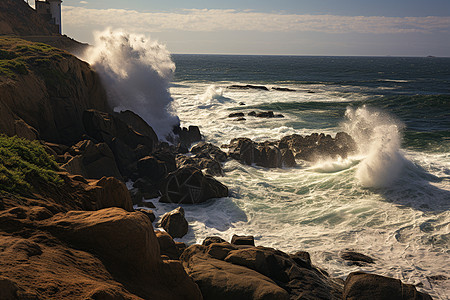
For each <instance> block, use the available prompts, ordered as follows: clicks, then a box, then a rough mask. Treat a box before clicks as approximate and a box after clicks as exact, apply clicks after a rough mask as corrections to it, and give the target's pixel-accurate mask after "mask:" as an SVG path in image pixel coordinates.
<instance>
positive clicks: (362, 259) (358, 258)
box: [341, 251, 375, 266]
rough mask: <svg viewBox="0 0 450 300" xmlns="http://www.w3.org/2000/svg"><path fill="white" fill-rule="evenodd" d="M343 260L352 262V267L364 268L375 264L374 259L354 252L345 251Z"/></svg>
mask: <svg viewBox="0 0 450 300" xmlns="http://www.w3.org/2000/svg"><path fill="white" fill-rule="evenodd" d="M341 258H342V259H344V260H347V261H349V262H350V264H351V265H357V266H362V265H364V264H374V263H375V261H374V260H373V258H371V257H369V256H367V255H364V254H361V253H358V252H354V251H344V252H342V253H341Z"/></svg>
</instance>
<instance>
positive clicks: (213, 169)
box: [176, 154, 223, 176]
mask: <svg viewBox="0 0 450 300" xmlns="http://www.w3.org/2000/svg"><path fill="white" fill-rule="evenodd" d="M202 156H203V157H190V156H185V155H178V156H177V159H176V161H177V167H178V168H182V167H192V168H197V169H199V170H205V172H206V174H207V175H210V176H223V169H222V165H221V164H220V162H218V161H217V160H215V159H213V158H211V157H210V156H209V155H208V154H205V155H202Z"/></svg>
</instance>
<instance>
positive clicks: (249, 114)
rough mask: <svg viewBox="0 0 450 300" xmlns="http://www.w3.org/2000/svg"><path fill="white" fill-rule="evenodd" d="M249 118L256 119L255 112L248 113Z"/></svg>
mask: <svg viewBox="0 0 450 300" xmlns="http://www.w3.org/2000/svg"><path fill="white" fill-rule="evenodd" d="M248 116H249V117H256V111H251V112H249V113H248Z"/></svg>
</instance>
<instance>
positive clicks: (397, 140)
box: [343, 106, 405, 188]
mask: <svg viewBox="0 0 450 300" xmlns="http://www.w3.org/2000/svg"><path fill="white" fill-rule="evenodd" d="M345 116H346V118H347V121H346V122H344V123H343V127H344V131H346V132H348V133H349V134H350V135H351V136H352V137H353V138H354V139H355V141H356V143H357V145H358V147H359V151H360V154H362V155H366V158H365V159H363V160H362V162H361V163H360V164H359V167H358V170H357V172H356V177H357V178H358V180H359V182H360V184H361V185H362V186H364V187H375V188H380V187H387V186H390V185H392V184H394V183H395V180H396V179H397V178H398V176H399V175H400V173H401V171H402V168H403V165H404V161H405V159H404V157H403V155H402V154H401V152H400V144H401V136H400V130H401V128H402V127H403V124H402V123H401V122H400V121H398V120H397V119H396V118H394V117H393V116H391V115H390V114H388V113H387V112H384V111H381V110H379V109H374V108H369V107H366V106H363V107H360V108H357V109H353V108H347V111H346V113H345Z"/></svg>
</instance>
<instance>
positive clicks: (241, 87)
mask: <svg viewBox="0 0 450 300" xmlns="http://www.w3.org/2000/svg"><path fill="white" fill-rule="evenodd" d="M228 88H229V89H237V90H249V89H252V90H262V91H268V90H269V89H268V88H267V87H266V86H264V85H252V84H246V85H240V84H233V85H230V86H229V87H228Z"/></svg>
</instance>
